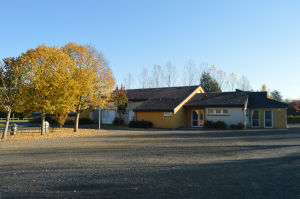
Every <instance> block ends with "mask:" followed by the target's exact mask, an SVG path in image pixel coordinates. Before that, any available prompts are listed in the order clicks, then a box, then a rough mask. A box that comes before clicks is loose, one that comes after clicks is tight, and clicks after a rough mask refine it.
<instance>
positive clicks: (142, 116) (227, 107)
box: [124, 86, 288, 128]
mask: <svg viewBox="0 0 300 199" xmlns="http://www.w3.org/2000/svg"><path fill="white" fill-rule="evenodd" d="M127 96H128V106H127V115H125V116H124V118H127V121H126V122H129V121H131V120H133V119H134V120H145V121H151V122H152V123H153V125H154V127H155V128H181V127H183V128H199V127H203V125H204V123H205V121H208V120H209V121H223V122H225V123H226V124H227V125H228V126H229V125H231V124H238V123H243V124H245V126H246V127H247V128H286V127H287V124H286V120H287V116H286V111H287V107H288V106H287V105H286V104H284V103H282V102H278V101H275V100H272V99H269V98H268V97H267V93H266V92H249V91H241V90H237V91H236V92H221V93H205V92H204V91H203V89H202V88H201V86H183V87H168V88H146V89H129V90H128V91H127Z"/></svg>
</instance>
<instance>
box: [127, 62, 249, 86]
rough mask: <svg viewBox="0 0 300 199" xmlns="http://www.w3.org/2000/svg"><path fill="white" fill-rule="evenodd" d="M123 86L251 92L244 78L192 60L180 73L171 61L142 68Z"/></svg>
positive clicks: (130, 75)
mask: <svg viewBox="0 0 300 199" xmlns="http://www.w3.org/2000/svg"><path fill="white" fill-rule="evenodd" d="M123 84H124V85H125V87H126V88H127V89H130V88H133V86H134V85H136V86H138V87H139V88H157V87H171V86H191V85H202V87H203V88H204V90H205V91H206V92H220V91H234V90H235V89H237V88H238V89H242V90H251V85H250V82H249V80H248V79H247V77H246V76H242V77H240V78H238V76H237V75H236V74H235V73H230V74H226V72H224V71H222V70H220V69H217V68H216V66H214V65H211V66H209V65H208V64H206V63H202V64H201V65H200V66H197V65H196V64H195V62H194V61H193V60H188V61H187V63H186V64H185V65H184V67H183V69H182V71H179V70H178V69H177V68H176V66H175V65H174V64H173V63H172V62H171V61H169V62H167V63H166V64H165V65H159V64H154V65H153V67H152V68H151V69H150V70H149V69H148V68H142V71H141V72H140V74H139V75H138V76H136V77H133V75H132V74H131V73H128V75H126V77H125V78H124V81H123Z"/></svg>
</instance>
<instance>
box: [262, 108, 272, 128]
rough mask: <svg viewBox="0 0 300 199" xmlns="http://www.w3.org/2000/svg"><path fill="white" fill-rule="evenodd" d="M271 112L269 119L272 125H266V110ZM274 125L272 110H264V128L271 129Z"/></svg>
mask: <svg viewBox="0 0 300 199" xmlns="http://www.w3.org/2000/svg"><path fill="white" fill-rule="evenodd" d="M267 111H270V112H271V120H272V126H266V112H267ZM273 126H274V117H273V110H264V128H266V129H272V128H273Z"/></svg>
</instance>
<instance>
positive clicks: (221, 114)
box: [208, 108, 229, 116]
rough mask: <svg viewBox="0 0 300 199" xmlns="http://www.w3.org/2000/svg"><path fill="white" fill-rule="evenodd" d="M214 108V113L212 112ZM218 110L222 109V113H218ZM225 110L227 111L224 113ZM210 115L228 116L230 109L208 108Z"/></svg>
mask: <svg viewBox="0 0 300 199" xmlns="http://www.w3.org/2000/svg"><path fill="white" fill-rule="evenodd" d="M211 110H212V113H211ZM217 110H220V113H217ZM224 110H227V113H224ZM208 115H211V116H228V115H229V109H225V108H208Z"/></svg>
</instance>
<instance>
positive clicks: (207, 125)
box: [204, 120, 227, 129]
mask: <svg viewBox="0 0 300 199" xmlns="http://www.w3.org/2000/svg"><path fill="white" fill-rule="evenodd" d="M204 128H206V129H226V128H227V125H226V123H225V122H222V121H217V122H213V121H210V120H207V121H206V122H205V123H204Z"/></svg>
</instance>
